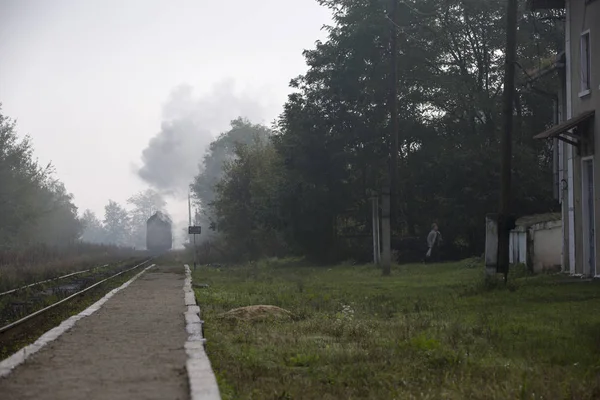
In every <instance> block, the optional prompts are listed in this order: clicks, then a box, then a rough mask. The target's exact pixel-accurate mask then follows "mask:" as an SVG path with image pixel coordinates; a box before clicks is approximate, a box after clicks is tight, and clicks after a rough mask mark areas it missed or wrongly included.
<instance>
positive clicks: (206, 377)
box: [183, 264, 221, 400]
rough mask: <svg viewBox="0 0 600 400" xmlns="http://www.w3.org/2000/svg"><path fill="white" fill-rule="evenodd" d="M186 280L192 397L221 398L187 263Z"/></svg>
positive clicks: (187, 350) (216, 399) (188, 367)
mask: <svg viewBox="0 0 600 400" xmlns="http://www.w3.org/2000/svg"><path fill="white" fill-rule="evenodd" d="M184 266H185V282H184V284H183V292H184V296H185V305H186V306H187V312H185V313H184V315H185V322H186V331H187V333H188V335H189V336H188V339H187V341H186V342H185V352H186V354H187V356H188V360H187V363H186V369H187V374H188V379H189V382H190V397H191V399H192V400H221V394H220V393H219V386H218V385H217V379H216V378H215V374H214V372H213V370H212V367H211V366H210V360H209V359H208V356H207V355H206V352H205V351H204V343H205V342H206V339H204V338H203V337H202V321H201V320H200V307H198V305H197V304H196V296H195V295H194V291H193V290H192V272H191V271H190V267H189V265H187V264H185V265H184Z"/></svg>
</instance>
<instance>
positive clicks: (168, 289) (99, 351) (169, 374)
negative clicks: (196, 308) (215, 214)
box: [0, 267, 189, 400]
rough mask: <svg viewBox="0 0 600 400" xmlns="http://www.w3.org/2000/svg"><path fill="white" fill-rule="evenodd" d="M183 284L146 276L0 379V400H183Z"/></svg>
mask: <svg viewBox="0 0 600 400" xmlns="http://www.w3.org/2000/svg"><path fill="white" fill-rule="evenodd" d="M183 282H184V270H183V267H177V268H174V267H173V268H166V267H154V268H152V269H150V270H149V271H147V272H146V273H145V274H143V275H142V276H140V277H139V278H138V279H137V280H136V281H135V282H133V283H132V284H131V285H130V286H129V287H128V288H126V289H125V290H123V291H121V292H119V293H117V294H116V295H115V296H114V297H113V298H112V299H110V300H109V301H108V302H107V303H106V304H104V305H103V306H102V308H101V309H100V310H98V311H97V312H96V313H94V314H92V315H91V316H89V317H86V318H83V319H82V320H80V321H79V322H78V323H77V324H76V325H75V326H74V327H73V328H72V329H71V330H70V331H68V332H66V333H65V334H63V335H62V336H61V337H59V338H58V339H57V340H56V341H54V342H52V343H50V344H48V345H47V346H46V347H44V348H43V349H42V350H40V351H39V352H38V353H37V354H34V355H33V356H31V358H29V359H28V360H27V361H26V362H25V364H23V365H21V366H19V367H17V368H16V369H15V371H13V373H11V374H10V375H9V376H8V377H7V378H4V379H0V399H15V400H16V399H19V400H26V399H60V400H75V399H78V400H79V399H84V400H95V399H111V400H113V399H114V400H120V399H128V400H129V399H131V400H135V399H161V400H176V399H188V398H189V390H188V383H187V376H186V371H185V363H186V354H185V350H184V347H183V346H184V343H185V341H186V338H187V334H186V330H185V320H184V316H183V312H184V311H185V305H184V296H183V290H182V288H183Z"/></svg>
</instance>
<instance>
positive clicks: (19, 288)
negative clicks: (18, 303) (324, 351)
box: [0, 264, 108, 297]
mask: <svg viewBox="0 0 600 400" xmlns="http://www.w3.org/2000/svg"><path fill="white" fill-rule="evenodd" d="M106 267H108V264H104V265H101V266H100V267H94V268H89V269H86V270H84V271H77V272H72V273H70V274H67V275H63V276H58V277H56V278H50V279H46V280H45V281H40V282H35V283H31V284H29V285H25V286H21V287H18V288H15V289H11V290H7V291H6V292H2V293H0V297H2V296H4V295H6V294H11V293H14V292H18V291H19V290H23V289H27V288H30V287H33V286H37V285H41V284H42V283H48V282H52V281H59V280H61V279H65V278H69V277H71V276H75V275H79V274H85V273H86V272H90V271H92V270H94V269H96V268H106Z"/></svg>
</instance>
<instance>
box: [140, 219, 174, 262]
mask: <svg viewBox="0 0 600 400" xmlns="http://www.w3.org/2000/svg"><path fill="white" fill-rule="evenodd" d="M172 247H173V232H172V222H171V218H169V216H168V215H166V214H165V213H163V212H161V211H157V212H156V213H154V215H152V216H151V217H150V218H148V221H147V222H146V249H147V250H148V251H150V252H152V253H163V252H165V251H168V250H171V248H172Z"/></svg>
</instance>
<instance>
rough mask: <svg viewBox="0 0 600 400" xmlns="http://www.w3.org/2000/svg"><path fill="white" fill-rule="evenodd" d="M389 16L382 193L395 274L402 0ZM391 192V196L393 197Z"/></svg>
mask: <svg viewBox="0 0 600 400" xmlns="http://www.w3.org/2000/svg"><path fill="white" fill-rule="evenodd" d="M389 7H390V9H389V16H388V18H389V20H390V22H391V26H390V61H391V62H390V64H391V65H390V68H391V71H390V89H391V91H390V97H389V100H388V102H389V107H390V111H389V112H390V121H389V122H390V145H391V148H390V152H389V153H390V154H389V160H388V168H389V171H388V174H387V185H386V186H385V187H384V188H383V190H382V193H381V239H382V251H381V267H382V273H383V275H384V276H388V275H390V274H391V270H392V257H391V252H392V249H391V236H392V230H391V227H392V226H395V227H396V226H397V222H398V218H397V206H398V204H397V203H398V51H397V44H398V43H397V42H398V40H397V38H398V23H397V22H396V19H397V18H396V16H397V10H398V3H397V0H390V6H389ZM390 194H391V200H390Z"/></svg>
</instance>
